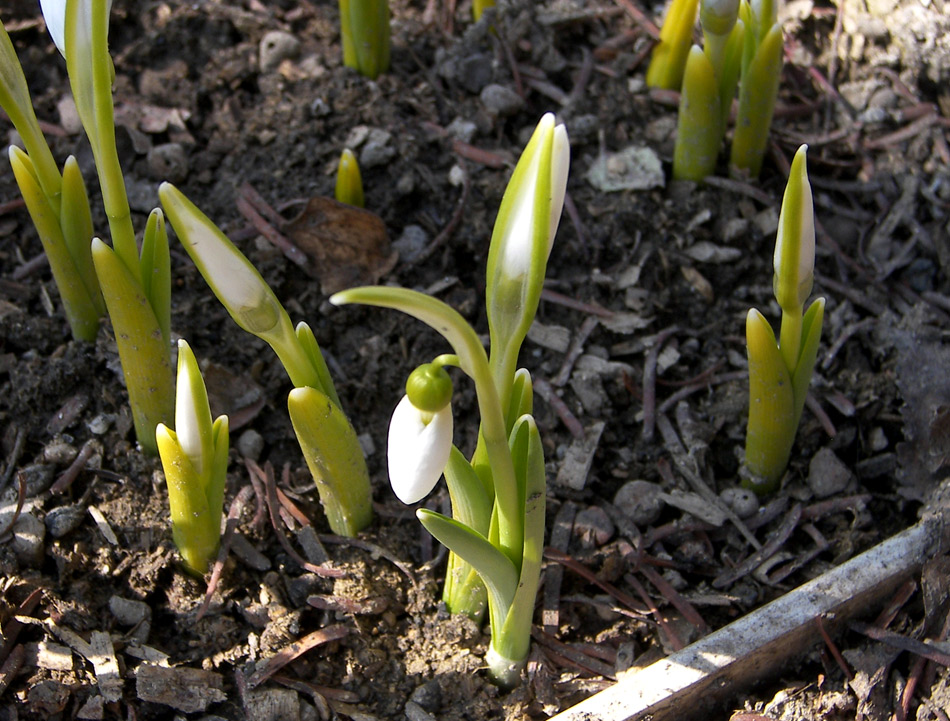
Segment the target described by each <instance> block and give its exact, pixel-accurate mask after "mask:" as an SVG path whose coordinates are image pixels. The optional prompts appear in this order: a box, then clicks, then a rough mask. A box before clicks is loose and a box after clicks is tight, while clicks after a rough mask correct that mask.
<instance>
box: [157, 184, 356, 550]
mask: <svg viewBox="0 0 950 721" xmlns="http://www.w3.org/2000/svg"><path fill="white" fill-rule="evenodd" d="M158 195H159V198H160V199H161V202H162V206H163V207H164V208H165V212H166V213H168V218H169V221H170V222H171V224H172V227H174V229H175V232H176V233H177V234H178V238H179V239H180V240H181V243H182V246H183V247H184V248H185V250H186V251H187V252H188V255H190V256H191V259H192V260H193V261H194V263H195V266H197V268H198V271H199V272H200V273H201V275H202V276H203V277H204V279H205V282H207V284H208V285H209V286H210V288H211V290H212V292H214V294H215V296H216V297H217V298H218V300H219V301H220V302H221V304H222V305H223V306H224V307H225V309H226V310H227V311H228V313H229V314H230V315H231V317H232V318H233V319H234V321H235V322H236V323H237V324H238V325H239V326H240V327H241V328H243V329H244V330H246V331H247V332H248V333H251V334H252V335H255V336H257V337H258V338H260V339H261V340H263V341H265V342H266V343H267V344H268V345H270V347H271V348H272V349H273V350H274V352H275V353H276V354H277V357H278V358H279V359H280V362H281V364H282V365H283V366H284V370H286V371H287V375H288V376H289V377H290V381H291V383H293V385H294V388H295V390H294V391H292V392H291V394H290V398H289V399H288V407H289V410H290V416H291V420H292V422H293V425H294V431H295V432H296V433H297V440H298V442H299V443H300V447H301V450H302V451H303V453H304V457H305V458H306V461H307V465H308V467H309V468H310V471H311V473H312V475H313V479H314V482H315V483H316V486H317V490H318V491H319V493H320V501H321V503H322V504H323V507H324V510H325V511H326V514H327V520H328V521H329V523H330V528H331V529H332V530H333V532H334V533H336V534H339V535H345V536H354V535H356V533H357V532H359V531H360V530H362V529H363V528H365V527H366V526H367V525H369V523H370V522H371V521H372V507H371V505H370V503H371V499H372V491H371V488H370V485H369V472H368V471H367V469H366V461H365V460H364V458H363V453H362V450H361V449H360V445H359V441H358V440H357V437H356V432H355V431H354V430H353V427H352V426H351V425H350V422H349V421H348V420H347V418H346V416H345V415H344V413H343V411H342V410H341V406H340V399H339V397H338V396H337V393H336V389H335V388H334V386H333V381H332V379H331V378H330V371H329V369H328V368H327V365H326V361H325V360H324V358H323V354H322V353H321V352H320V347H319V345H318V344H317V341H316V338H314V335H313V332H312V331H311V330H310V327H309V326H308V325H307V324H306V323H300V324H298V325H297V327H296V328H294V326H293V325H292V323H291V321H290V316H289V315H288V314H287V311H286V310H285V309H284V307H283V306H282V305H281V303H280V301H279V300H277V296H276V295H274V292H273V291H272V290H271V289H270V286H268V285H267V283H266V282H265V281H264V279H263V278H262V277H261V275H260V273H258V272H257V270H256V269H255V268H254V266H253V265H252V264H251V262H250V261H249V260H248V259H247V258H246V257H245V256H244V254H243V253H241V251H239V250H238V249H237V248H236V247H234V244H233V243H231V241H230V240H228V238H227V237H226V236H225V235H224V233H222V232H221V230H220V229H219V228H218V227H217V226H216V225H215V224H214V223H213V222H211V220H210V219H209V218H208V217H207V216H206V215H205V214H204V213H202V212H201V211H200V210H199V209H198V208H197V207H196V206H195V205H194V204H193V203H192V202H191V201H190V200H188V198H186V197H185V196H184V195H183V194H182V193H181V192H180V191H179V190H178V189H177V188H175V187H174V186H173V185H171V184H170V183H162V185H161V186H160V187H159V189H158Z"/></svg>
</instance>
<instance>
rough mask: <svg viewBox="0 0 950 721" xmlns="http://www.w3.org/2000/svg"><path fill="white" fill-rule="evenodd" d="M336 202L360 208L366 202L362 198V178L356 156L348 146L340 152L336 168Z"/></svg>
mask: <svg viewBox="0 0 950 721" xmlns="http://www.w3.org/2000/svg"><path fill="white" fill-rule="evenodd" d="M334 195H335V197H336V199H337V201H338V202H340V203H346V204H347V205H353V206H356V207H357V208H362V207H364V205H365V204H366V202H365V200H364V198H363V179H362V177H361V176H360V166H359V163H357V162H356V156H355V155H353V151H352V150H350V149H349V148H345V149H344V150H343V152H342V153H340V162H339V164H338V165H337V168H336V192H335V194H334Z"/></svg>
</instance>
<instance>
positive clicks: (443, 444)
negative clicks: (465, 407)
mask: <svg viewBox="0 0 950 721" xmlns="http://www.w3.org/2000/svg"><path fill="white" fill-rule="evenodd" d="M451 399H452V381H451V379H449V376H448V373H446V372H445V369H444V368H442V367H441V366H440V365H437V364H435V363H426V364H424V365H421V366H419V367H418V368H416V370H414V371H413V372H412V374H411V375H410V376H409V380H408V381H407V383H406V395H404V396H403V397H402V400H401V401H399V405H397V406H396V410H395V411H393V417H392V420H391V421H390V423H389V448H388V457H389V482H390V483H391V484H392V487H393V491H394V492H395V494H396V496H397V497H398V498H399V500H400V501H402V502H403V503H405V504H407V505H411V504H413V503H416V502H418V501H421V500H422V499H423V498H425V497H426V496H427V495H429V493H430V492H431V491H432V489H433V488H435V484H436V483H438V482H439V476H441V475H442V471H443V470H444V469H445V464H446V463H448V461H449V453H450V451H451V450H452V429H453V423H452V405H451Z"/></svg>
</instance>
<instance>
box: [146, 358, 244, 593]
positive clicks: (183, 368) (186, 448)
mask: <svg viewBox="0 0 950 721" xmlns="http://www.w3.org/2000/svg"><path fill="white" fill-rule="evenodd" d="M155 437H156V442H157V444H158V452H159V456H160V457H161V459H162V468H163V469H164V471H165V484H166V485H167V487H168V507H169V510H170V512H171V519H172V538H174V540H175V546H177V547H178V551H179V553H181V557H182V559H184V561H185V566H186V567H187V568H188V570H189V571H191V572H192V573H195V574H197V575H203V574H205V573H207V571H208V568H209V567H210V565H211V562H212V561H213V560H214V557H215V555H216V554H217V552H218V544H219V541H220V536H221V514H222V508H223V504H224V486H225V481H226V478H227V468H228V417H227V416H218V418H217V419H215V421H214V422H213V423H212V421H211V408H210V407H209V405H208V392H207V390H206V389H205V384H204V380H203V379H202V377H201V371H200V370H199V369H198V361H197V360H196V359H195V354H194V353H193V352H192V350H191V348H190V346H189V345H188V343H186V342H185V341H184V340H180V341H178V387H177V391H176V398H175V430H172V429H170V428H168V426H166V425H165V424H164V423H159V424H158V428H157V429H156V430H155Z"/></svg>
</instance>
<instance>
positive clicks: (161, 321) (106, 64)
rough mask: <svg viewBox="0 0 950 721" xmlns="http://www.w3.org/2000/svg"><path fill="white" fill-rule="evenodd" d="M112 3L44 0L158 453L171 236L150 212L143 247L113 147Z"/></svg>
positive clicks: (137, 401) (102, 277)
mask: <svg viewBox="0 0 950 721" xmlns="http://www.w3.org/2000/svg"><path fill="white" fill-rule="evenodd" d="M110 7H111V2H109V1H108V0H67V1H64V0H44V2H43V14H44V17H45V18H46V19H47V25H48V27H49V28H50V31H51V33H52V34H53V39H54V41H55V42H56V44H57V47H59V49H60V52H62V53H63V55H64V56H65V58H66V72H67V74H68V76H69V83H70V87H71V89H72V92H73V97H74V98H75V101H76V110H77V111H78V114H79V118H80V120H81V121H82V125H83V128H84V129H85V131H86V136H87V137H88V138H89V144H90V146H91V147H92V154H93V158H94V159H95V162H96V171H97V174H98V176H99V187H100V189H101V191H102V201H103V205H104V206H105V211H106V216H107V217H108V219H109V231H110V235H111V237H112V246H111V247H110V246H109V245H107V244H106V243H104V242H103V241H101V240H99V239H98V238H96V239H92V246H91V252H92V261H93V264H94V266H95V270H96V276H97V277H98V280H99V286H100V288H101V290H102V296H103V298H104V299H105V305H106V308H107V309H108V312H109V317H110V319H111V320H112V327H113V330H114V331H115V338H116V345H117V346H118V350H119V359H120V360H121V362H122V370H123V375H124V376H125V384H126V388H127V389H128V392H129V404H130V406H131V408H132V419H133V422H134V423H135V433H136V436H137V438H138V441H139V444H140V445H141V447H142V449H143V450H144V451H145V452H146V453H150V454H153V455H154V454H155V453H156V452H157V448H156V445H155V428H156V426H157V425H158V423H159V422H165V421H167V420H169V419H170V418H171V415H172V407H173V398H174V393H173V388H174V385H173V373H172V368H171V346H170V343H171V341H170V338H171V328H170V326H171V269H170V260H169V254H168V237H167V235H166V233H165V223H164V220H163V218H162V215H161V211H158V210H155V211H152V214H151V215H150V216H149V220H148V224H147V225H146V229H145V235H144V238H143V242H142V251H141V253H139V250H138V246H137V244H136V241H135V231H134V229H133V227H132V216H131V211H130V209H129V201H128V197H127V195H126V190H125V180H124V179H123V177H122V168H121V166H120V164H119V156H118V152H117V150H116V145H115V120H114V112H113V104H112V78H113V67H112V58H111V57H110V55H109V49H108V34H109V8H110ZM60 29H62V30H63V32H62V34H60ZM64 179H65V175H64ZM73 202H74V203H75V204H76V205H78V204H79V201H78V200H74V201H73ZM89 235H90V236H91V235H92V234H91V232H90V234H89ZM89 239H90V238H87V241H88V240H89Z"/></svg>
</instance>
